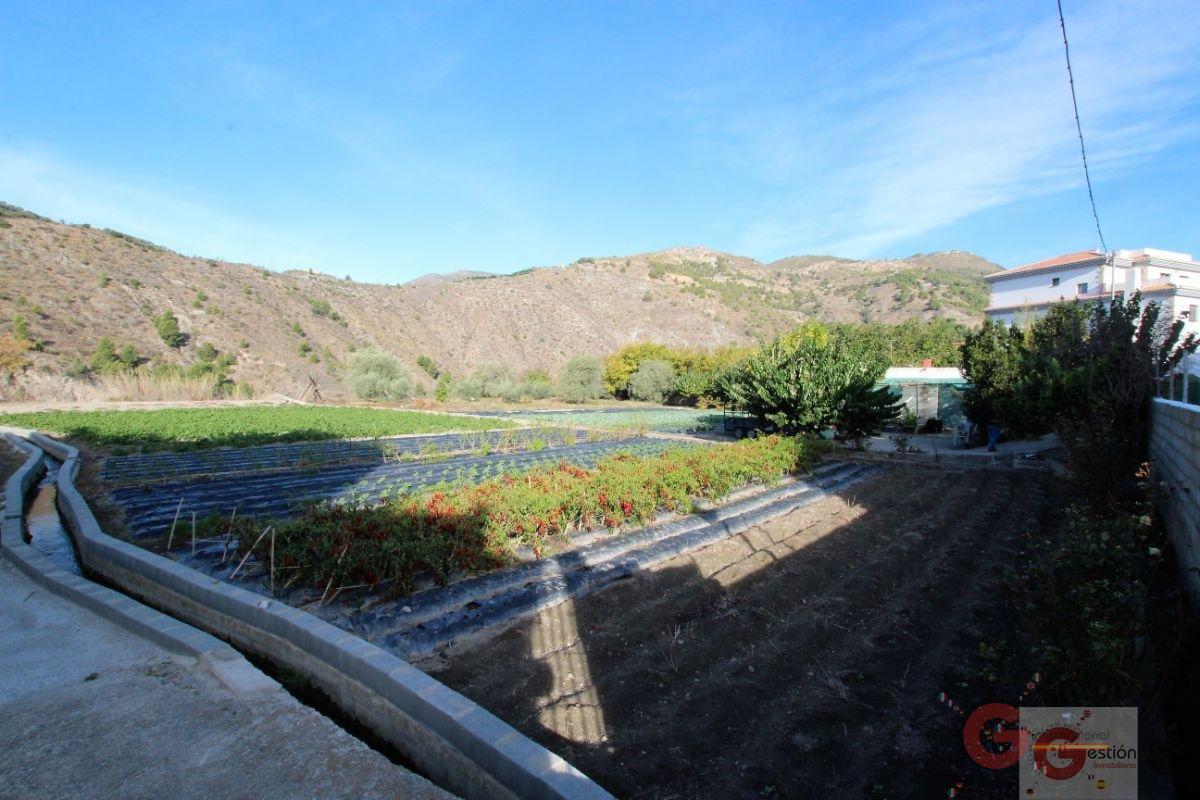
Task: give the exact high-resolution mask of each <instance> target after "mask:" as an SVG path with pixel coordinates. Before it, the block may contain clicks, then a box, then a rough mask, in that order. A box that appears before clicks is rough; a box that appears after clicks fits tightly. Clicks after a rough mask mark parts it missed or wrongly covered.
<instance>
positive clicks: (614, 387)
mask: <svg viewBox="0 0 1200 800" xmlns="http://www.w3.org/2000/svg"><path fill="white" fill-rule="evenodd" d="M670 358H671V350H670V348H669V347H667V346H666V345H665V344H655V343H654V342H638V343H636V344H627V345H625V346H624V347H622V348H621V349H620V350H618V351H617V352H615V353H613V354H612V355H611V356H609V357H608V358H607V359H605V361H604V388H605V389H606V390H607V391H608V393H609V394H612V395H615V396H618V397H620V396H624V395H625V392H626V389H627V388H628V386H629V377H630V376H631V375H633V373H635V372H637V369H638V367H639V366H641V364H642V362H643V361H648V360H650V359H658V360H661V361H669V360H670Z"/></svg>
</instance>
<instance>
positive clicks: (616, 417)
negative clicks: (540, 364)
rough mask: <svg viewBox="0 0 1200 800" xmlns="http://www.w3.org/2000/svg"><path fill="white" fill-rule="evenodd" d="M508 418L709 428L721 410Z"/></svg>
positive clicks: (572, 413) (597, 425) (599, 425)
mask: <svg viewBox="0 0 1200 800" xmlns="http://www.w3.org/2000/svg"><path fill="white" fill-rule="evenodd" d="M509 419H519V420H522V421H525V422H542V423H553V424H556V425H558V424H565V425H582V426H584V427H589V428H615V429H636V430H648V431H663V432H685V431H711V430H720V429H721V412H720V411H716V412H713V411H702V410H699V409H695V408H679V409H674V408H671V409H666V408H656V409H645V410H641V411H637V410H629V411H626V410H616V411H613V410H595V411H562V412H542V413H517V414H513V415H512V416H510V417H509Z"/></svg>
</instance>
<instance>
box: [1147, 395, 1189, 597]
mask: <svg viewBox="0 0 1200 800" xmlns="http://www.w3.org/2000/svg"><path fill="white" fill-rule="evenodd" d="M1151 422H1152V424H1151V429H1150V458H1151V460H1152V461H1153V463H1154V467H1155V471H1156V474H1157V477H1158V480H1160V481H1162V482H1164V483H1165V484H1166V487H1165V490H1166V491H1165V492H1164V496H1163V501H1162V513H1163V517H1164V519H1165V520H1166V523H1167V528H1168V530H1169V531H1170V533H1171V538H1172V540H1173V541H1174V543H1175V550H1176V552H1177V554H1178V557H1179V568H1180V570H1181V573H1182V574H1181V578H1182V579H1183V582H1184V585H1185V586H1186V587H1187V589H1188V593H1189V594H1190V595H1191V599H1192V607H1193V608H1194V609H1196V610H1197V611H1198V612H1200V406H1193V405H1184V404H1183V403H1176V402H1174V401H1171V400H1155V401H1154V407H1153V410H1152V411H1151Z"/></svg>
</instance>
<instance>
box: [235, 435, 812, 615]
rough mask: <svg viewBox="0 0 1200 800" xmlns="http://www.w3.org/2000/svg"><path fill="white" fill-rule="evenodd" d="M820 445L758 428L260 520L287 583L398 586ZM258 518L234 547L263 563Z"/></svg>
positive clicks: (738, 477)
mask: <svg viewBox="0 0 1200 800" xmlns="http://www.w3.org/2000/svg"><path fill="white" fill-rule="evenodd" d="M821 452H822V447H821V444H820V443H819V442H814V441H811V440H807V439H801V438H784V437H779V436H769V437H763V438H761V439H757V440H753V441H744V442H738V443H736V444H727V445H715V446H705V447H691V448H677V449H673V450H668V451H666V452H663V453H660V454H658V455H655V456H649V457H642V458H639V457H636V456H633V455H629V454H624V453H622V454H617V455H615V456H612V457H609V458H607V459H604V460H603V461H601V462H600V463H599V464H598V465H597V466H596V467H595V468H593V469H582V468H579V467H575V466H571V465H569V464H566V463H560V464H558V465H556V466H554V467H549V468H546V467H539V468H535V469H532V470H529V471H526V472H523V473H520V474H517V475H505V476H502V477H500V478H498V479H496V480H491V481H487V482H485V483H481V484H478V485H474V486H462V487H448V488H442V489H437V490H432V491H422V492H418V493H414V494H410V495H406V496H403V497H399V498H397V499H393V500H389V501H387V502H384V503H382V504H379V505H375V506H367V507H356V506H350V505H328V506H322V507H316V508H312V509H310V510H309V511H307V512H306V513H305V514H304V515H302V516H300V517H297V518H293V519H287V520H280V521H276V522H271V523H268V524H270V525H273V526H274V528H275V544H274V547H275V563H276V565H277V566H278V568H279V569H281V570H282V571H283V574H285V575H287V576H288V579H289V581H292V580H302V581H304V582H305V583H307V584H309V585H312V586H315V587H317V588H318V589H320V590H323V591H324V592H326V593H328V592H329V591H330V590H331V589H335V590H340V589H341V588H342V587H351V586H376V585H378V584H380V583H382V582H387V583H390V584H392V586H391V589H392V590H393V591H398V592H399V591H407V590H409V589H411V588H412V586H413V584H414V581H415V579H416V578H417V577H418V576H420V575H422V574H433V575H435V576H437V577H438V578H439V579H440V580H446V579H447V578H449V577H450V576H451V575H452V574H453V573H455V572H460V571H479V570H487V569H493V568H496V567H500V566H503V565H505V564H507V563H510V562H511V561H512V560H513V558H514V548H515V547H518V546H522V545H524V546H528V547H529V548H531V549H532V550H533V552H534V553H535V554H541V553H542V552H543V551H544V549H545V548H546V547H547V546H548V545H549V544H550V543H551V541H552V540H554V539H555V538H561V537H562V536H563V535H564V534H566V533H567V532H569V531H572V530H576V529H586V530H592V529H594V528H597V527H601V526H603V527H605V528H608V529H610V530H613V529H616V528H619V527H621V526H623V525H626V524H634V525H642V524H646V523H648V522H649V521H650V520H652V519H653V518H654V516H655V515H656V514H657V513H658V512H659V511H663V510H666V511H683V512H688V511H690V509H691V507H692V503H693V501H695V500H697V499H700V498H705V499H710V500H714V499H719V498H721V497H724V496H726V495H728V494H729V493H730V492H732V491H734V490H735V489H738V488H740V487H742V486H745V485H746V484H748V483H752V482H762V483H773V482H775V481H777V480H779V479H780V478H781V477H783V476H784V475H786V474H788V473H792V472H797V471H802V470H806V469H808V468H809V467H810V466H811V465H812V463H813V462H814V461H815V459H816V458H817V457H818V456H819V455H820V453H821ZM262 528H263V524H262V523H261V522H258V523H255V524H254V525H250V524H248V523H244V524H243V525H241V526H240V527H238V528H237V529H236V532H237V536H238V540H239V545H238V549H239V550H240V551H241V552H242V553H245V552H246V551H248V550H251V549H253V550H254V552H255V553H256V554H257V555H258V557H259V558H260V559H263V560H264V561H265V558H266V557H267V555H268V553H267V550H266V548H267V547H269V546H270V545H269V544H268V543H266V542H265V540H260V538H259V533H260V532H261V530H262ZM256 542H257V544H256Z"/></svg>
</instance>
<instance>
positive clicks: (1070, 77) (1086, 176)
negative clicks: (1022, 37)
mask: <svg viewBox="0 0 1200 800" xmlns="http://www.w3.org/2000/svg"><path fill="white" fill-rule="evenodd" d="M1057 2H1058V26H1059V27H1060V28H1062V35H1063V52H1064V53H1065V54H1066V56H1067V82H1068V83H1070V84H1071V106H1072V107H1073V108H1074V109H1075V130H1076V131H1078V132H1079V155H1081V156H1083V179H1084V180H1085V181H1087V190H1088V200H1090V201H1091V203H1092V219H1093V220H1095V221H1096V235H1097V236H1099V237H1100V252H1102V253H1107V252H1108V245H1106V244H1105V243H1104V232H1103V231H1101V230H1100V215H1099V214H1098V213H1096V195H1095V194H1093V193H1092V176H1091V174H1090V173H1089V172H1088V163H1087V148H1086V147H1084V145H1083V125H1082V124H1081V123H1080V122H1079V101H1078V100H1076V99H1075V75H1074V73H1073V72H1071V45H1069V44H1067V23H1066V20H1064V19H1063V9H1062V0H1057Z"/></svg>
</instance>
